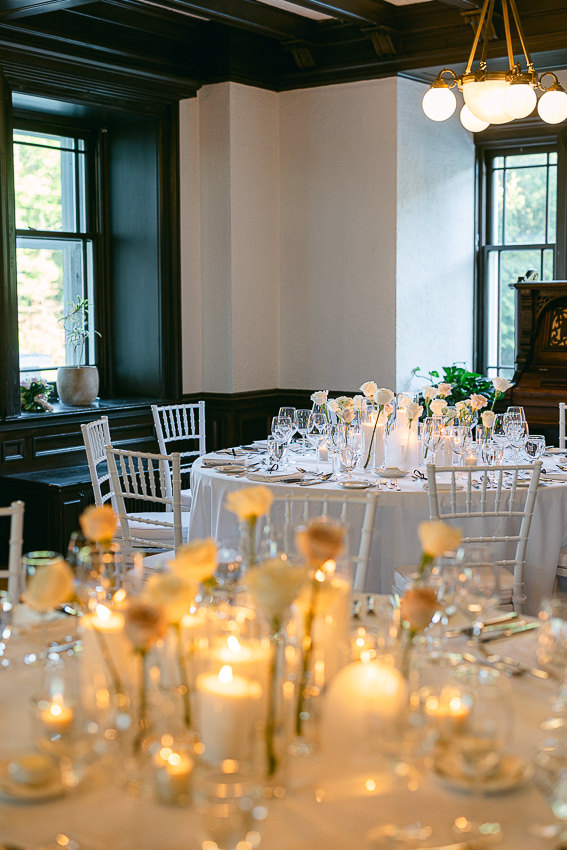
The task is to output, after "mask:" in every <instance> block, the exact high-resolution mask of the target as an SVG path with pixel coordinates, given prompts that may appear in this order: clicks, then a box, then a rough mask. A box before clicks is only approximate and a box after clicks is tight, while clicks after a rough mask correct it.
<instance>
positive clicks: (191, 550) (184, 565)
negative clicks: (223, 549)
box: [169, 537, 218, 584]
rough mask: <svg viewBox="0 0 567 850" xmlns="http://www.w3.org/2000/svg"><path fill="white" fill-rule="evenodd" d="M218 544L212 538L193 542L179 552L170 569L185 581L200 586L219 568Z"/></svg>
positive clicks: (182, 547) (181, 547)
mask: <svg viewBox="0 0 567 850" xmlns="http://www.w3.org/2000/svg"><path fill="white" fill-rule="evenodd" d="M217 550H218V547H217V544H216V543H215V541H214V540H213V539H212V537H207V538H205V539H204V540H193V542H192V543H186V544H185V546H180V547H179V549H178V550H177V553H176V555H175V558H174V559H173V561H171V563H170V565H169V566H170V569H171V571H172V572H173V573H176V575H178V576H181V577H182V578H183V579H185V581H188V582H190V583H193V584H199V583H200V582H202V581H205V579H206V578H210V576H212V574H213V573H214V571H215V570H216V568H217Z"/></svg>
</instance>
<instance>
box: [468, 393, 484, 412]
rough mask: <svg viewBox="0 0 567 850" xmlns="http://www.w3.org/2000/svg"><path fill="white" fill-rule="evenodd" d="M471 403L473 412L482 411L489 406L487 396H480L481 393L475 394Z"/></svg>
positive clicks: (471, 398)
mask: <svg viewBox="0 0 567 850" xmlns="http://www.w3.org/2000/svg"><path fill="white" fill-rule="evenodd" d="M469 401H470V403H471V407H472V409H473V410H482V408H483V407H486V405H487V404H488V399H487V398H486V396H483V395H480V393H474V394H473V395H471V397H470V399H469Z"/></svg>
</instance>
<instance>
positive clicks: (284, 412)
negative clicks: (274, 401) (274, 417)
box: [278, 407, 297, 445]
mask: <svg viewBox="0 0 567 850" xmlns="http://www.w3.org/2000/svg"><path fill="white" fill-rule="evenodd" d="M278 416H288V417H289V418H290V419H291V434H290V437H289V440H288V445H289V443H291V441H292V439H293V435H294V434H295V432H296V430H297V428H296V427H295V407H280V409H279V412H278Z"/></svg>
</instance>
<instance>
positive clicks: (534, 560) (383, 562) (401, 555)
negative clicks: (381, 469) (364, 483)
mask: <svg viewBox="0 0 567 850" xmlns="http://www.w3.org/2000/svg"><path fill="white" fill-rule="evenodd" d="M228 457H229V456H228V455H227V454H218V455H215V454H214V453H212V454H210V455H207V456H206V458H207V459H213V458H217V459H218V460H222V459H225V460H227V459H228ZM203 460H204V458H201V459H199V460H198V461H196V462H195V464H194V465H193V469H192V473H191V491H192V494H193V500H192V506H191V518H190V523H189V540H196V539H198V538H202V537H213V538H214V539H215V540H217V541H218V542H221V541H227V540H236V539H237V520H236V517H235V516H234V514H232V513H230V512H229V511H227V510H226V508H225V507H224V501H225V498H226V495H227V493H229V492H231V491H234V490H237V489H239V488H241V487H251V486H257V484H258V482H257V481H250V480H248V478H246V477H235V476H233V475H225V474H223V473H221V472H218V471H217V470H216V469H215V468H213V467H206V466H203ZM293 462H294V466H291V464H290V469H294V468H295V466H296V465H299V466H303V467H305V468H313V456H312V455H309V456H302V455H295V456H294V458H293ZM552 466H554V464H553V463H552V462H551V461H548V459H547V458H546V462H545V467H546V468H551V467H552ZM325 469H328V470H330V469H331V467H330V465H325V464H322V465H321V470H325ZM359 473H362V470H360V471H359ZM360 477H364V476H363V475H360ZM565 477H566V478H567V476H565ZM397 484H398V485H399V488H400V489H399V491H398V490H384V489H382V490H379V491H377V490H376V495H377V510H376V519H375V524H374V532H373V537H372V552H371V559H370V563H369V565H368V570H367V573H366V579H365V584H364V588H363V589H365V590H368V591H369V592H372V593H390V592H391V590H392V583H393V578H394V572H395V570H396V569H397V568H398V567H405V566H408V565H411V564H415V563H417V562H418V559H419V558H420V551H419V540H418V537H417V527H418V525H419V523H420V522H422V521H423V520H425V519H429V501H428V496H427V492H426V490H425V489H424V482H423V481H421V480H420V481H413V480H412V478H411V477H410V476H409V475H408V476H406V477H404V478H399V479H397ZM266 486H269V487H270V489H271V490H272V492H273V494H274V497H275V500H276V503H275V505H274V507H273V508H272V514H273V519H274V526H276V527H277V523H278V519H281V517H282V516H283V510H282V511H281V512H280V513H279V514H278V505H277V500H279V499H283V498H284V497H285V494H286V493H289V492H296V493H297V492H300V493H304V492H306V489H308V490H309V491H310V492H311V493H313V492H316V491H320V492H322V493H323V492H324V491H329V490H332V491H335V492H340V493H343V494H344V496H345V498H346V499H347V500H348V498H349V492H350V491H346V490H342V489H341V488H340V487H339V486H338V484H336V483H330V482H325V483H322V484H317V485H315V486H313V487H309V488H302V487H299V485H298V484H279V483H276V482H269V483H267V484H266ZM353 492H355V493H357V494H358V495H360V493H361V492H365V491H360V490H357V491H353ZM444 496H445V494H443V493H441V494H440V498H441V500H443V498H444ZM280 507H281V506H280ZM363 510H364V509H363V506H362V505H357V506H356V508H355V509H353V512H352V514H351V516H350V517H349V522H350V524H351V529H350V531H351V539H352V540H357V539H358V537H359V535H360V531H361V527H362V519H363ZM463 529H464V533H465V534H466V533H467V524H466V522H465V523H464V524H463ZM566 544H567V482H556V481H546V482H545V486H541V487H539V488H538V494H537V498H536V504H535V510H534V514H533V519H532V524H531V528H530V534H529V540H528V547H527V552H526V565H525V571H524V579H525V592H526V596H527V601H526V606H525V610H526V611H527V612H528V613H531V614H537V612H538V610H539V608H540V602H541V599H542V598H543V597H545V596H549V595H550V594H551V593H552V592H553V586H554V582H555V573H556V569H557V561H558V557H559V551H560V549H561V547H562V545H566Z"/></svg>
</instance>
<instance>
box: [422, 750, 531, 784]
mask: <svg viewBox="0 0 567 850" xmlns="http://www.w3.org/2000/svg"><path fill="white" fill-rule="evenodd" d="M433 770H434V773H435V776H436V777H437V778H438V779H439V780H441V782H443V783H444V784H445V785H447V786H448V787H449V788H454V789H456V790H457V791H467V792H470V793H473V792H474V791H476V789H477V788H478V789H479V790H480V792H481V793H482V794H504V793H505V792H507V791H512V790H514V789H515V788H521V787H522V785H525V784H526V782H529V780H530V779H531V778H532V775H533V767H532V765H531V764H529V762H525V761H524V760H523V759H521V758H520V757H519V756H515V755H512V754H510V753H509V754H508V755H505V756H504V757H503V759H502V761H501V762H500V767H499V768H498V770H497V771H495V772H494V773H493V774H491V775H490V776H485V777H484V778H483V779H481V780H480V781H479V782H475V781H474V780H473V779H472V778H471V777H470V776H467V775H466V774H464V773H463V772H462V771H461V769H460V766H459V763H458V761H457V759H456V758H455V755H454V753H453V752H452V751H451V749H449V748H447V749H445V750H442V752H441V753H440V754H439V755H438V756H437V757H436V758H435V761H434V764H433Z"/></svg>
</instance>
